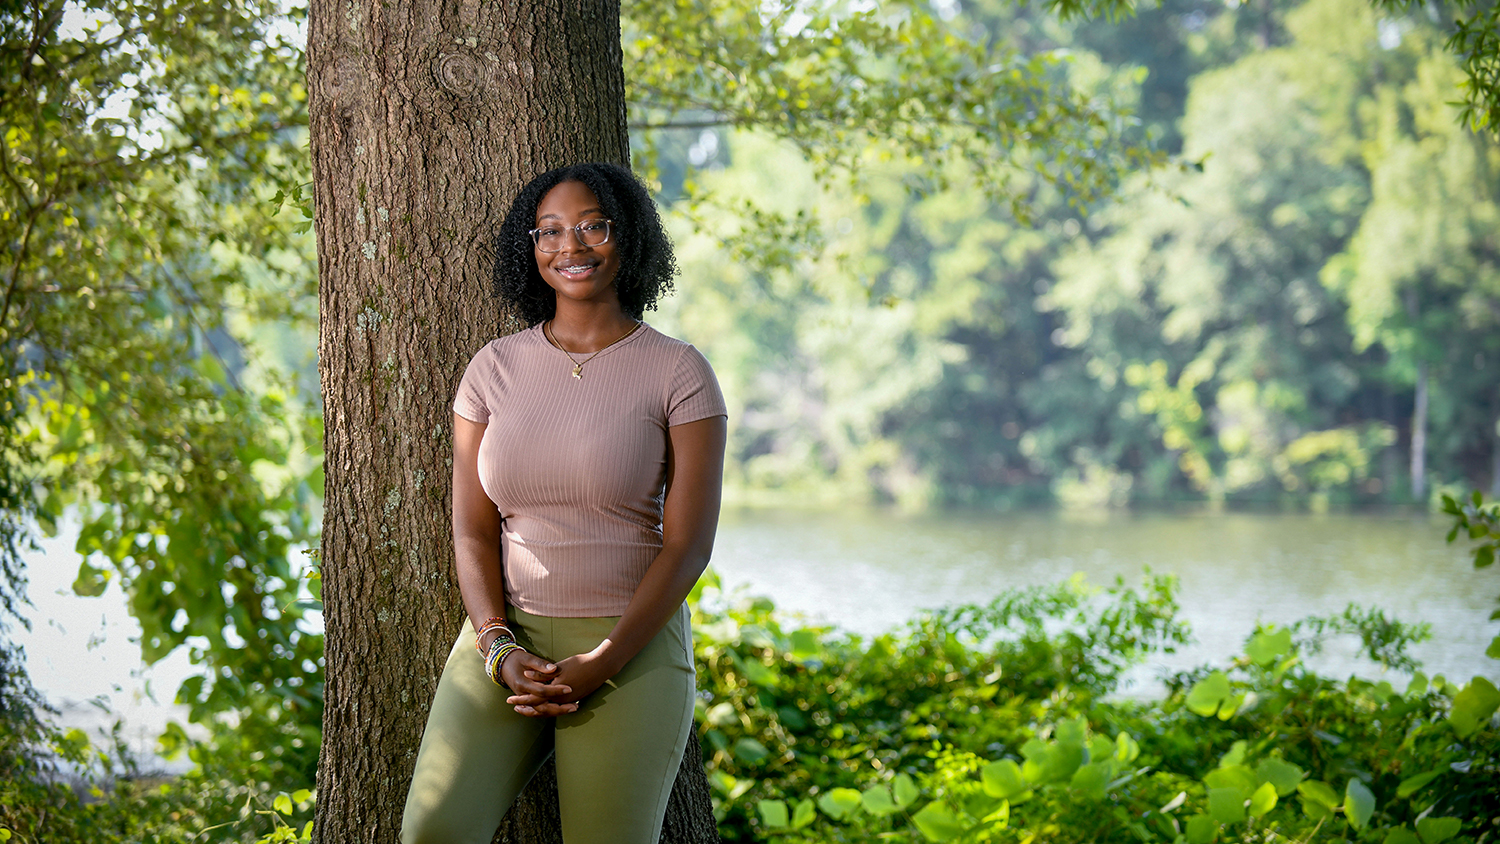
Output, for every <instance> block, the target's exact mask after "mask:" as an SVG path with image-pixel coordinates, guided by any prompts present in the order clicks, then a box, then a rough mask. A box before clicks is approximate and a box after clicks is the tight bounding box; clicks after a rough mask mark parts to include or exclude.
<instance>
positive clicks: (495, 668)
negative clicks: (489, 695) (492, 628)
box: [484, 639, 526, 689]
mask: <svg viewBox="0 0 1500 844" xmlns="http://www.w3.org/2000/svg"><path fill="white" fill-rule="evenodd" d="M524 650H526V649H525V648H523V647H521V646H520V645H518V644H516V642H515V640H514V639H512V640H510V641H502V640H500V639H496V640H495V641H494V642H493V643H491V644H490V653H489V656H487V657H485V659H484V673H486V674H488V675H489V676H490V679H491V680H494V681H495V685H497V686H500V687H501V688H505V689H509V688H510V686H507V685H505V680H503V679H501V676H500V669H501V667H502V666H504V665H505V658H506V657H508V656H510V655H511V653H513V652H515V651H524Z"/></svg>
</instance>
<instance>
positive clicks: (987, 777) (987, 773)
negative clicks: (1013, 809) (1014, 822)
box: [980, 759, 1026, 800]
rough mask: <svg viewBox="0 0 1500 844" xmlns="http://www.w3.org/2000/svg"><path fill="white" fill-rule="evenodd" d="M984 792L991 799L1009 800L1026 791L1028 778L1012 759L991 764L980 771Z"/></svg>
mask: <svg viewBox="0 0 1500 844" xmlns="http://www.w3.org/2000/svg"><path fill="white" fill-rule="evenodd" d="M980 778H981V780H982V781H983V783H984V791H985V793H986V794H988V795H990V796H991V797H1000V798H1003V799H1006V800H1009V799H1011V798H1013V797H1015V796H1016V795H1018V794H1020V793H1021V792H1023V791H1025V790H1026V778H1025V777H1023V776H1022V775H1021V768H1020V766H1019V765H1017V764H1016V763H1015V762H1013V761H1012V760H1010V759H1001V760H1000V761H998V762H991V763H989V764H988V765H985V766H984V767H983V768H982V769H980Z"/></svg>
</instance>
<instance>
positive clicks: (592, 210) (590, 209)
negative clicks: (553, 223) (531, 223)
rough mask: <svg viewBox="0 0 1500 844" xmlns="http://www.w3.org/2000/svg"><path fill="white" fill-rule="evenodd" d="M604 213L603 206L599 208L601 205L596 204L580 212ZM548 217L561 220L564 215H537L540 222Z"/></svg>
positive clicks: (581, 213)
mask: <svg viewBox="0 0 1500 844" xmlns="http://www.w3.org/2000/svg"><path fill="white" fill-rule="evenodd" d="M603 213H604V209H603V208H599V207H597V206H596V207H594V208H585V209H584V210H583V211H582V212H580V216H581V215H583V214H603ZM547 219H552V220H561V219H562V215H561V214H543V215H542V216H540V217H537V218H536V221H537V222H538V223H540V222H541V221H543V220H547Z"/></svg>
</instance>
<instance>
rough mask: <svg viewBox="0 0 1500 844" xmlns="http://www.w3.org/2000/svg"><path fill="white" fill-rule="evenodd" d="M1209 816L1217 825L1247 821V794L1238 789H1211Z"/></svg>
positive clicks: (1209, 792)
mask: <svg viewBox="0 0 1500 844" xmlns="http://www.w3.org/2000/svg"><path fill="white" fill-rule="evenodd" d="M1208 815H1209V817H1211V818H1213V819H1214V821H1215V822H1216V823H1221V824H1225V823H1239V822H1241V821H1243V820H1244V819H1245V792H1243V791H1241V790H1240V789H1238V788H1210V789H1209V790H1208Z"/></svg>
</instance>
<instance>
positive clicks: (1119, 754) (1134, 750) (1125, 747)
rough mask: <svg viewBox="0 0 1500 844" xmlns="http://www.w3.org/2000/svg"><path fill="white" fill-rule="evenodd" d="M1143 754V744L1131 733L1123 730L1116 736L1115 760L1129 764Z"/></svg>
mask: <svg viewBox="0 0 1500 844" xmlns="http://www.w3.org/2000/svg"><path fill="white" fill-rule="evenodd" d="M1140 755H1141V746H1140V745H1139V744H1137V743H1136V741H1135V739H1134V738H1133V737H1132V736H1131V735H1130V733H1125V732H1122V733H1120V734H1119V735H1117V736H1115V761H1117V762H1119V763H1120V764H1122V765H1129V764H1130V763H1131V762H1134V761H1135V760H1136V757H1138V756H1140Z"/></svg>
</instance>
